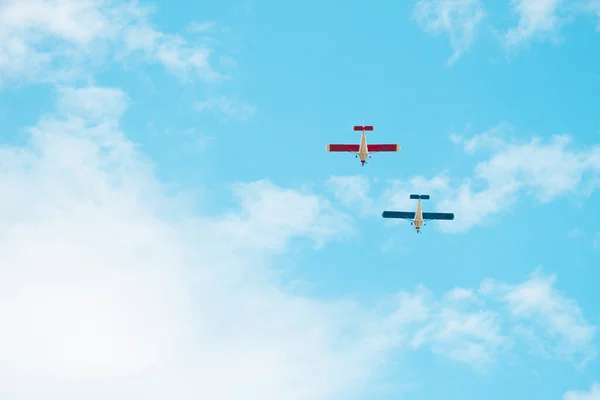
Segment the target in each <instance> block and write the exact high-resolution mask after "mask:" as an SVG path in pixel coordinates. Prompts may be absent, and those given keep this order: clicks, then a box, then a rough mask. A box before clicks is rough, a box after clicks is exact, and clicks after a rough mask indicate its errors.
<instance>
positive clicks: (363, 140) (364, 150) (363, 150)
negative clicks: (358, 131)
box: [357, 131, 369, 167]
mask: <svg viewBox="0 0 600 400" xmlns="http://www.w3.org/2000/svg"><path fill="white" fill-rule="evenodd" d="M357 156H358V158H359V159H360V164H361V165H362V166H363V167H364V165H365V162H366V161H367V158H369V148H368V146H367V135H366V134H365V131H362V135H361V137H360V145H359V146H358V154H357Z"/></svg>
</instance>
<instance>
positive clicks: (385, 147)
mask: <svg viewBox="0 0 600 400" xmlns="http://www.w3.org/2000/svg"><path fill="white" fill-rule="evenodd" d="M367 149H368V150H369V153H378V152H382V151H400V145H399V144H367Z"/></svg>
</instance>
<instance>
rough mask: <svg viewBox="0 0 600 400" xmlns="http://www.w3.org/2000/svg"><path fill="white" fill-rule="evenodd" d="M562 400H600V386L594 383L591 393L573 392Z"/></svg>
mask: <svg viewBox="0 0 600 400" xmlns="http://www.w3.org/2000/svg"><path fill="white" fill-rule="evenodd" d="M562 400H600V384H598V383H594V384H593V385H592V387H591V389H590V391H589V392H584V391H575V390H571V391H569V392H567V393H565V394H564V396H563V398H562Z"/></svg>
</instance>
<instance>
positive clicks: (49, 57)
mask: <svg viewBox="0 0 600 400" xmlns="http://www.w3.org/2000/svg"><path fill="white" fill-rule="evenodd" d="M151 11H152V10H151V9H150V8H148V7H142V6H140V5H138V3H137V2H120V1H112V0H61V1H53V0H4V1H2V2H0V26H2V31H1V32H0V76H2V78H1V80H0V85H2V84H6V83H7V82H12V81H23V80H25V81H34V82H66V81H69V80H73V79H79V78H84V79H86V78H88V77H89V75H90V71H93V70H95V67H97V66H98V65H101V64H103V63H104V61H105V60H106V59H112V60H115V59H116V60H122V61H131V60H136V61H139V60H143V61H147V62H154V63H159V64H162V65H163V66H164V67H165V68H166V69H167V70H168V71H169V72H172V73H174V74H176V75H177V76H178V77H180V78H181V79H182V80H185V81H190V80H194V79H196V78H199V79H203V80H205V81H214V80H216V79H220V78H223V76H222V75H221V74H219V73H218V72H216V71H215V70H214V69H213V68H212V66H211V65H210V63H209V59H210V55H211V52H212V50H211V48H210V46H209V45H208V44H206V43H204V44H202V43H201V44H192V43H189V42H188V41H187V40H186V39H185V38H184V37H183V36H180V35H177V34H167V33H164V32H161V31H160V30H158V29H156V28H155V27H153V26H152V24H151V22H150V19H149V18H150V15H151ZM133 55H135V57H134V58H132V57H131V56H133Z"/></svg>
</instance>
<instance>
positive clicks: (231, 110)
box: [195, 96, 258, 121]
mask: <svg viewBox="0 0 600 400" xmlns="http://www.w3.org/2000/svg"><path fill="white" fill-rule="evenodd" d="M195 108H196V110H198V111H205V110H208V111H211V112H213V113H216V114H217V115H221V116H223V117H225V118H227V119H233V120H238V121H245V120H247V119H249V118H251V117H252V116H254V114H256V112H257V111H258V108H257V107H256V106H254V105H251V104H244V103H241V102H239V101H237V100H234V99H231V98H229V97H227V96H221V97H211V98H209V99H207V100H204V101H200V102H197V103H196V105H195Z"/></svg>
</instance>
